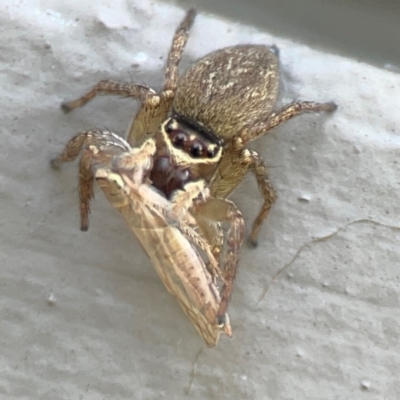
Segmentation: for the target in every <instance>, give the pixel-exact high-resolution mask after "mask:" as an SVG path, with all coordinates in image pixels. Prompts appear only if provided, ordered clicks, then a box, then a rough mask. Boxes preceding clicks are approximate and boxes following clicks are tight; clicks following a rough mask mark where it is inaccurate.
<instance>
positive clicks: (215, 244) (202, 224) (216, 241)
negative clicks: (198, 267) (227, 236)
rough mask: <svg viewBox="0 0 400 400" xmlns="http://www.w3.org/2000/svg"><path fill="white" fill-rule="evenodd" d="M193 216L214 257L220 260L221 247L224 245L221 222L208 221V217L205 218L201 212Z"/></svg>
mask: <svg viewBox="0 0 400 400" xmlns="http://www.w3.org/2000/svg"><path fill="white" fill-rule="evenodd" d="M195 218H196V222H197V226H198V228H199V230H200V232H201V234H202V236H203V237H204V239H205V240H206V241H207V243H209V244H210V245H211V252H212V254H213V255H214V258H215V259H216V260H218V262H220V261H221V249H222V247H223V245H224V232H223V230H222V227H221V224H220V223H218V222H214V221H210V219H209V218H205V217H203V216H202V215H201V214H196V216H195Z"/></svg>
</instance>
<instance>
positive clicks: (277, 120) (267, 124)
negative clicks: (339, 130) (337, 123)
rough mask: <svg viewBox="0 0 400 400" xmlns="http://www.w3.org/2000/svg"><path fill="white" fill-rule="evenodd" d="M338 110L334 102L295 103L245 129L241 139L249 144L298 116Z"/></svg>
mask: <svg viewBox="0 0 400 400" xmlns="http://www.w3.org/2000/svg"><path fill="white" fill-rule="evenodd" d="M336 108H337V105H336V104H335V103H334V102H333V101H330V102H327V103H316V102H313V101H301V102H293V103H290V104H288V105H286V106H284V107H282V108H281V109H279V110H278V111H275V112H272V113H271V114H269V116H268V117H267V119H265V120H264V121H260V122H259V123H256V124H254V125H253V126H251V128H248V129H245V130H244V131H243V132H242V133H241V134H240V137H241V139H242V140H243V143H247V142H250V141H252V140H255V139H257V138H259V137H260V136H262V135H265V134H266V133H267V132H269V131H270V130H271V129H272V128H275V127H276V126H278V125H280V124H281V123H283V122H285V121H288V120H289V119H292V118H293V117H297V116H298V115H301V114H305V113H311V112H320V111H326V112H332V111H335V110H336Z"/></svg>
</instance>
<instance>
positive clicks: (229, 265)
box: [192, 198, 244, 325]
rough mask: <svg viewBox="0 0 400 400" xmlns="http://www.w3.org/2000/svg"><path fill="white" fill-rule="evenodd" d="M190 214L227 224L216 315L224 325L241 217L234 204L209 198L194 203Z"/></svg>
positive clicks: (234, 271)
mask: <svg viewBox="0 0 400 400" xmlns="http://www.w3.org/2000/svg"><path fill="white" fill-rule="evenodd" d="M192 214H193V215H194V216H196V215H201V216H202V217H204V218H209V219H210V220H211V221H215V222H227V223H228V225H229V228H228V231H227V233H226V254H224V268H223V270H222V276H221V277H222V278H223V281H224V284H223V286H222V289H221V293H220V295H221V303H220V307H219V310H218V314H217V317H218V321H219V324H220V325H224V321H225V314H226V310H227V308H228V302H229V298H230V295H231V293H232V289H233V281H234V279H235V276H236V269H237V264H238V262H239V255H240V247H241V245H242V243H243V237H244V221H243V216H242V213H241V212H240V211H239V209H238V208H237V207H236V206H235V204H234V203H232V202H231V201H229V200H225V199H216V198H209V199H207V200H206V201H205V202H195V205H194V206H193V209H192Z"/></svg>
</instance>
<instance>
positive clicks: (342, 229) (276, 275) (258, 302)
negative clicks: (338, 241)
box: [257, 218, 400, 306]
mask: <svg viewBox="0 0 400 400" xmlns="http://www.w3.org/2000/svg"><path fill="white" fill-rule="evenodd" d="M361 223H369V224H372V225H375V226H380V227H382V226H383V227H386V228H390V229H394V230H398V231H400V226H396V225H388V224H385V223H383V222H379V221H375V220H372V219H368V218H363V219H357V220H354V221H350V222H348V223H347V224H345V225H343V226H341V227H339V228H337V229H336V230H334V231H333V232H331V233H329V234H328V235H325V236H321V237H318V238H315V239H312V240H311V241H309V242H307V243H305V244H304V245H302V246H301V247H300V248H299V249H298V250H297V251H296V253H295V255H294V256H293V258H292V259H291V260H290V261H289V262H288V263H287V264H285V265H284V266H283V267H282V268H280V269H279V270H278V271H277V272H276V273H275V275H274V276H273V277H272V279H271V281H270V283H269V284H267V285H266V286H265V288H264V290H263V292H262V293H261V296H260V298H259V299H258V301H257V306H258V305H259V304H260V303H261V301H262V300H264V298H265V296H266V295H267V293H268V291H269V289H270V288H271V287H272V285H273V283H274V282H275V281H276V280H277V279H278V278H279V277H280V276H281V275H282V274H283V272H285V271H286V270H287V269H288V268H289V267H290V266H291V265H292V264H293V263H294V262H295V261H296V260H297V259H298V258H299V257H300V254H301V253H302V252H303V250H305V249H307V248H309V247H311V246H312V245H314V244H316V243H320V242H324V241H326V240H328V239H331V238H332V237H334V236H336V235H337V234H338V233H340V232H342V231H344V230H346V229H347V228H348V227H349V226H351V225H355V224H361Z"/></svg>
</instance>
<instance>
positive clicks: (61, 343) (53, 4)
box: [0, 0, 400, 400]
mask: <svg viewBox="0 0 400 400" xmlns="http://www.w3.org/2000/svg"><path fill="white" fill-rule="evenodd" d="M182 15H183V11H182V10H181V9H177V8H173V7H172V6H170V5H163V4H159V3H155V2H150V1H147V0H142V1H141V2H138V1H135V2H133V1H132V2H125V1H114V2H111V1H109V0H104V1H101V2H97V3H96V6H92V5H91V3H90V2H85V1H79V2H78V1H69V2H68V4H67V3H66V2H62V1H42V2H38V1H37V2H34V1H32V2H29V3H22V2H13V1H8V2H3V7H2V8H1V9H0V27H1V28H0V29H1V39H0V46H1V51H0V71H1V82H2V85H1V96H0V101H1V108H0V110H1V115H0V119H1V127H2V132H1V136H2V142H1V150H2V151H1V157H0V163H1V164H0V165H1V166H0V177H1V192H0V196H1V208H0V213H1V214H0V221H1V225H2V229H1V245H2V246H1V248H2V251H1V270H0V271H1V280H0V285H1V287H0V318H1V329H0V349H1V350H0V371H1V373H0V398H1V399H24V400H25V399H52V400H53V399H85V400H89V399H90V400H93V399H155V398H168V399H180V398H191V399H307V400H314V399H315V400H317V399H318V400H320V399H363V400H364V399H365V400H371V399H385V400H395V399H399V398H400V378H399V366H400V354H399V350H400V344H399V336H400V322H399V321H400V310H399V299H400V286H399V283H400V282H399V281H400V274H399V261H400V246H399V241H400V217H399V214H400V212H399V211H400V206H399V201H398V192H399V177H400V165H399V163H398V153H399V151H398V149H399V146H400V139H399V135H400V128H399V127H400V117H399V113H398V104H399V103H398V99H399V98H400V77H399V75H396V74H394V73H392V72H388V71H384V70H380V69H377V68H375V67H371V66H369V65H367V64H363V63H359V62H355V61H351V60H347V59H344V58H341V57H339V56H335V55H331V54H323V53H320V52H316V51H314V50H311V49H310V48H308V47H306V46H303V45H301V44H298V43H293V42H291V41H289V40H283V39H279V38H277V37H272V36H271V35H269V34H267V33H263V32H259V31H257V30H256V29H254V28H251V27H247V26H244V25H240V24H239V23H236V22H232V21H218V20H214V19H211V18H208V17H207V16H206V15H199V17H198V19H197V21H196V24H195V26H194V29H193V31H192V35H191V38H190V41H189V43H188V46H187V51H186V53H185V60H184V65H188V63H189V62H192V61H193V60H194V59H195V58H197V57H199V56H201V55H204V54H206V53H207V52H209V51H212V50H215V49H217V48H220V47H222V46H226V45H231V44H236V43H246V42H247V43H249V42H250V43H267V44H272V43H275V44H276V45H278V46H279V48H280V49H281V60H282V67H283V70H284V73H283V74H282V79H283V81H284V91H283V96H282V103H286V102H288V101H290V100H292V99H294V98H299V99H305V100H306V99H307V100H317V101H325V100H335V101H336V102H337V103H338V104H339V107H340V108H339V110H338V111H337V112H336V113H335V114H334V115H332V116H329V117H328V116H324V115H308V116H303V117H300V118H297V119H296V120H293V121H291V122H290V123H287V124H285V125H284V126H282V127H280V128H279V129H276V130H275V131H273V132H272V133H271V134H270V135H269V136H267V137H265V138H262V139H261V140H259V141H258V142H257V143H255V144H254V146H253V147H254V148H257V150H258V151H259V152H260V154H262V156H263V157H264V159H265V160H266V162H267V164H268V165H269V166H270V173H271V179H272V181H273V183H274V185H275V187H276V189H277V192H278V195H279V198H278V201H277V203H276V205H275V206H274V208H273V210H272V212H271V214H270V217H269V219H268V223H267V224H266V225H265V227H264V229H263V230H262V232H261V236H260V246H259V247H258V248H257V249H255V250H252V249H248V248H247V247H243V255H242V263H241V268H240V272H239V275H238V278H237V281H236V287H235V292H234V295H233V299H232V303H231V307H230V316H231V322H232V325H233V329H234V337H233V338H232V339H231V340H229V339H227V338H225V337H223V338H221V341H220V343H219V345H218V347H217V348H215V349H207V348H206V347H205V346H204V345H203V343H202V341H201V339H200V337H199V336H198V335H197V333H196V332H195V330H194V329H193V328H192V326H191V325H190V323H189V322H188V321H187V320H186V318H185V317H184V315H183V313H182V312H181V310H180V309H179V307H178V306H177V304H176V303H175V302H174V300H173V299H172V298H171V297H170V296H169V295H168V294H167V292H166V290H165V289H164V287H163V286H162V284H161V282H160V280H159V279H158V277H157V275H156V273H155V271H154V270H153V268H152V266H151V265H150V263H149V262H148V260H147V258H146V256H145V255H144V254H143V252H142V250H141V249H140V247H139V246H138V244H137V242H136V241H135V238H134V237H133V236H132V234H131V233H130V231H129V230H128V228H127V227H126V226H125V224H124V221H123V220H122V219H121V218H120V217H119V215H118V214H117V212H116V211H114V210H113V209H111V207H110V206H109V205H108V204H107V202H106V201H105V200H104V199H103V196H102V195H101V193H99V192H98V196H97V198H96V201H95V202H94V204H93V208H92V219H91V227H90V230H89V232H88V233H81V232H80V231H79V229H78V225H79V222H78V207H77V205H78V201H77V190H76V187H77V180H76V176H77V166H76V164H75V165H67V166H66V167H65V168H64V169H63V170H62V171H60V172H54V171H52V170H51V169H50V168H49V164H48V162H49V160H50V158H51V157H52V156H54V155H55V154H56V153H57V152H58V151H60V149H61V148H62V147H63V145H64V143H65V142H66V140H68V139H69V138H70V137H71V136H72V135H73V134H74V133H75V132H77V131H79V130H82V129H85V128H90V127H104V126H106V127H107V128H109V129H112V130H114V131H115V132H117V133H121V134H123V133H124V131H125V130H126V128H127V126H128V124H129V121H130V118H131V116H132V114H133V112H134V110H135V107H136V105H135V104H134V102H132V101H130V100H121V99H116V98H112V97H111V98H110V97H107V98H101V99H96V100H95V101H93V102H92V103H91V104H89V105H88V106H86V107H85V108H82V109H80V110H77V111H75V112H74V113H72V114H70V115H63V114H62V112H61V111H60V110H59V104H60V102H61V101H63V100H65V99H72V98H75V97H76V96H77V95H79V94H81V93H83V92H84V91H86V90H87V89H88V88H90V87H91V85H93V84H94V83H96V82H97V81H99V80H100V79H102V78H112V79H115V80H120V81H130V80H134V81H139V82H146V83H149V84H151V85H152V86H153V87H155V88H158V87H159V85H160V83H161V77H162V69H163V64H164V61H165V56H166V52H167V49H168V47H169V44H170V40H171V37H172V34H173V31H174V29H175V27H176V25H177V23H178V22H179V21H180V19H181V18H182ZM234 200H235V201H236V202H237V204H238V205H239V206H240V208H241V209H242V210H243V212H244V214H245V217H246V222H247V223H249V224H250V223H251V222H252V219H253V218H254V216H255V214H256V211H257V210H258V207H259V206H260V204H261V198H260V196H259V195H258V192H257V189H256V186H255V184H254V180H253V179H252V177H251V176H249V177H248V179H247V180H246V182H245V183H244V185H242V186H241V187H240V189H239V190H238V191H237V192H236V193H235V195H234Z"/></svg>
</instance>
